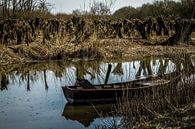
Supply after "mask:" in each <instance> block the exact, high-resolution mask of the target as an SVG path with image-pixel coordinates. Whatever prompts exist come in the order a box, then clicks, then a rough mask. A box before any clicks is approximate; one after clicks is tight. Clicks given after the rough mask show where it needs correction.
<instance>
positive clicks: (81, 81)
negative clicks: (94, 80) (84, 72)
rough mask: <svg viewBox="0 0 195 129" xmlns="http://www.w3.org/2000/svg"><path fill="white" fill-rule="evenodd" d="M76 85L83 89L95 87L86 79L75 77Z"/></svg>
mask: <svg viewBox="0 0 195 129" xmlns="http://www.w3.org/2000/svg"><path fill="white" fill-rule="evenodd" d="M76 85H78V86H81V87H82V88H84V89H95V87H94V86H93V85H92V84H91V83H90V82H89V81H88V80H86V79H81V78H77V80H76Z"/></svg>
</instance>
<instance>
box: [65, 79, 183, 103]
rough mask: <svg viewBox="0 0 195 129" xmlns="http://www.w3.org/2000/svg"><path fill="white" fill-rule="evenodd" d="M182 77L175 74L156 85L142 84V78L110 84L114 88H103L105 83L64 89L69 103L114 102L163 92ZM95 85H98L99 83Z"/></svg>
mask: <svg viewBox="0 0 195 129" xmlns="http://www.w3.org/2000/svg"><path fill="white" fill-rule="evenodd" d="M180 77H181V75H177V76H176V75H175V77H174V78H173V80H172V81H169V82H167V83H161V84H158V85H155V86H153V85H151V86H140V84H142V83H140V82H143V81H144V80H141V81H140V82H139V81H133V82H130V83H127V84H125V85H124V86H122V85H120V86H118V88H114V86H115V85H111V84H110V85H109V84H108V86H110V87H112V88H102V86H103V85H99V87H100V88H95V89H94V88H93V89H82V88H81V89H77V88H75V87H76V86H64V87H62V89H63V92H64V95H65V97H66V99H67V101H68V103H71V104H81V103H112V102H117V101H121V100H122V99H123V98H128V99H132V98H135V97H144V96H145V95H153V94H161V93H163V92H164V91H166V89H167V88H169V86H175V85H176V84H177V82H178V80H179V79H180ZM143 84H147V83H143ZM95 87H98V85H96V86H95ZM163 90H164V91H163Z"/></svg>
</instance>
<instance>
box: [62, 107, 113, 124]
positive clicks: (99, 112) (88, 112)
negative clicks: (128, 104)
mask: <svg viewBox="0 0 195 129" xmlns="http://www.w3.org/2000/svg"><path fill="white" fill-rule="evenodd" d="M113 110H114V105H113V104H104V105H74V106H73V105H70V104H66V106H65V107H64V112H63V114H62V115H63V116H64V117H65V118H66V119H67V120H69V119H70V120H76V121H78V122H80V123H81V124H83V125H84V126H85V127H89V126H90V125H91V123H93V122H94V121H95V119H96V118H104V117H105V116H107V117H108V116H112V115H113V113H114V112H113Z"/></svg>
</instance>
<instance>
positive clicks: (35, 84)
mask: <svg viewBox="0 0 195 129" xmlns="http://www.w3.org/2000/svg"><path fill="white" fill-rule="evenodd" d="M108 63H110V64H112V72H111V74H110V77H109V81H108V83H114V82H123V81H130V80H134V79H137V78H144V77H145V76H147V75H151V74H152V75H158V74H161V73H170V72H173V71H175V70H177V69H185V68H186V67H187V68H189V67H192V68H194V66H195V56H191V57H190V58H189V59H188V61H187V63H184V62H182V61H181V62H180V63H179V64H176V63H175V61H173V60H172V59H169V58H149V59H145V60H141V61H139V60H135V61H129V62H125V61H124V62H121V61H120V62H117V61H113V62H101V61H74V62H73V61H64V62H52V63H29V64H20V65H11V66H5V67H1V68H0V89H1V90H0V129H83V128H88V129H94V128H97V127H98V126H99V125H102V124H107V125H108V126H110V125H111V124H112V123H113V121H115V122H116V123H117V122H120V117H112V115H110V113H109V112H110V109H111V108H112V105H102V106H99V105H97V106H96V107H97V110H98V111H104V112H106V114H107V116H108V117H106V118H101V117H100V116H99V115H98V113H97V111H95V110H94V108H93V106H90V105H89V106H84V105H83V106H72V105H69V104H67V100H66V98H65V97H64V95H63V92H62V89H61V86H64V85H74V84H75V79H76V78H77V77H81V78H85V79H88V80H89V81H90V82H91V83H93V84H101V83H103V82H104V79H105V75H106V71H107V67H108ZM192 75H193V74H192Z"/></svg>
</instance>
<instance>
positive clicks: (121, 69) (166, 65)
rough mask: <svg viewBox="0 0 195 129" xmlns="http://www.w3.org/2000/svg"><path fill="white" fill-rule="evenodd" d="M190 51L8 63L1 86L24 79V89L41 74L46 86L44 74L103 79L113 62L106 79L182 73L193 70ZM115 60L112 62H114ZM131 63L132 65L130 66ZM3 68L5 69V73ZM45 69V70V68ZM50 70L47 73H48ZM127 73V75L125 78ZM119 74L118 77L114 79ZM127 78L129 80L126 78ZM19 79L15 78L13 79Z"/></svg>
mask: <svg viewBox="0 0 195 129" xmlns="http://www.w3.org/2000/svg"><path fill="white" fill-rule="evenodd" d="M193 61H194V60H192V58H191V55H180V56H174V57H172V56H167V57H166V58H164V57H156V58H146V59H144V60H134V61H129V62H121V61H117V60H116V61H115V60H113V61H112V62H110V61H105V62H103V61H102V62H101V61H77V62H72V61H69V62H68V61H64V62H63V61H61V62H50V63H27V64H19V65H10V66H9V65H8V66H4V67H1V68H0V83H1V90H4V89H7V85H8V84H9V82H10V81H12V83H19V85H20V84H22V83H24V84H25V86H27V87H26V89H27V91H30V90H31V86H32V84H33V83H34V82H36V81H38V80H39V79H40V77H43V80H42V83H43V85H44V86H45V90H48V88H49V86H48V78H47V77H48V76H50V78H51V79H53V80H54V81H55V80H57V79H60V80H64V82H63V83H65V84H66V83H67V82H71V83H67V84H71V85H74V82H75V79H76V78H85V79H88V80H89V81H90V82H92V83H98V84H99V83H103V82H104V80H105V76H106V71H107V66H108V64H112V66H115V68H114V70H113V71H112V72H111V74H110V78H109V83H112V82H116V81H117V82H118V81H121V82H123V81H130V80H131V79H136V78H138V79H139V78H142V77H146V76H149V75H154V74H155V75H162V74H166V73H167V72H168V73H170V72H173V71H181V72H182V73H183V74H184V73H185V76H190V75H192V74H194V73H195V66H194V64H193ZM115 64H116V65H115ZM131 67H132V69H131ZM5 71H6V73H5ZM48 71H49V72H48ZM48 74H50V75H48ZM129 77H131V78H130V79H129ZM117 78H120V79H121V80H120V79H117ZM128 79H129V80H128ZM17 80H19V82H18V81H17Z"/></svg>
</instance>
